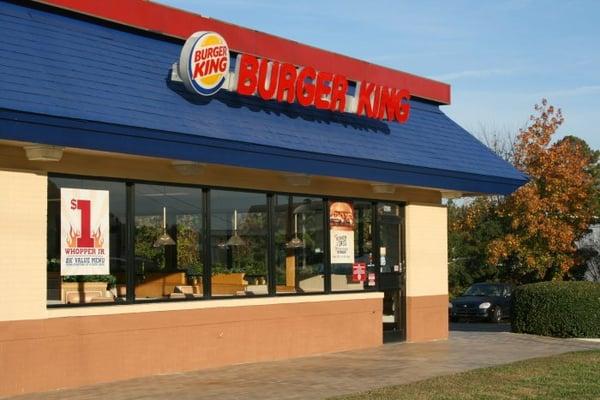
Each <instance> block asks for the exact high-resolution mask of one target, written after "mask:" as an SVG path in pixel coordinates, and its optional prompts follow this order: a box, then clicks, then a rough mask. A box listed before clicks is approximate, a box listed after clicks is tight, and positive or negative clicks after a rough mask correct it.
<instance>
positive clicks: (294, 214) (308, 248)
mask: <svg viewBox="0 0 600 400" xmlns="http://www.w3.org/2000/svg"><path fill="white" fill-rule="evenodd" d="M323 231H324V229H323V200H322V199H319V198H311V197H299V196H275V264H276V271H277V293H309V292H323V290H324V288H325V286H324V280H323V242H324V240H323Z"/></svg>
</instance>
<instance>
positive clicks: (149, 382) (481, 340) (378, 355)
mask: <svg viewBox="0 0 600 400" xmlns="http://www.w3.org/2000/svg"><path fill="white" fill-rule="evenodd" d="M477 326H478V324H467V325H463V324H457V325H453V331H452V332H451V335H450V339H449V340H448V341H439V342H430V343H418V344H407V343H392V344H386V345H384V346H381V347H378V348H375V349H369V350H359V351H349V352H344V353H336V354H327V355H321V356H315V357H307V358H300V359H294V360H286V361H276V362H268V363H259V364H245V365H237V366H232V367H225V368H218V369H212V370H204V371H196V372H188V373H182V374H175V375H162V376H153V377H148V378H139V379H132V380H128V381H123V382H116V383H108V384H101V385H95V386H88V387H84V388H80V389H73V390H62V391H55V392H49V393H39V394H32V395H25V396H18V397H12V398H11V399H14V400H16V399H19V400H25V399H27V400H34V399H35V400H38V399H40V400H41V399H44V400H59V399H60V400H104V399H111V400H134V399H136V400H138V399H144V400H146V399H147V400H159V399H160V400H165V399H176V400H197V399H211V400H213V399H219V400H228V399H232V400H233V399H236V400H238V399H245V400H246V399H277V400H284V399H323V398H327V397H330V396H335V395H340V394H347V393H354V392H360V391H364V390H368V389H373V388H377V387H381V386H389V385H398V384H403V383H409V382H414V381H417V380H421V379H426V378H430V377H433V376H437V375H445V374H451V373H455V372H459V371H465V370H469V369H473V368H481V367H487V366H491V365H496V364H503V363H508V362H512V361H517V360H523V359H527V358H533V357H543V356H549V355H553V354H559V353H565V352H569V351H577V350H586V349H600V343H593V342H584V341H579V340H564V339H552V338H544V337H537V336H528V335H518V334H512V333H509V332H505V331H503V330H506V329H503V328H502V326H501V327H500V329H497V327H496V328H495V330H496V331H495V332H490V331H486V330H489V327H487V325H482V326H481V327H482V329H478V328H477Z"/></svg>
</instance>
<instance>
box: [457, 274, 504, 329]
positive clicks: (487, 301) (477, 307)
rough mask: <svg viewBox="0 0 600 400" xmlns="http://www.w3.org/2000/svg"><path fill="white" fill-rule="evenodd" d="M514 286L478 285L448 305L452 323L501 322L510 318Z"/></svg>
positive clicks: (499, 284)
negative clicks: (465, 320) (472, 320)
mask: <svg viewBox="0 0 600 400" xmlns="http://www.w3.org/2000/svg"><path fill="white" fill-rule="evenodd" d="M512 290H513V286H512V285H510V284H506V283H476V284H474V285H472V286H470V287H469V288H468V289H467V291H466V292H465V293H464V294H463V295H462V296H460V297H457V298H455V299H453V300H452V301H451V302H450V303H449V304H448V312H449V314H450V320H451V321H453V322H454V321H457V320H459V319H480V320H488V321H490V322H500V321H501V320H502V319H503V318H508V317H510V302H511V294H512Z"/></svg>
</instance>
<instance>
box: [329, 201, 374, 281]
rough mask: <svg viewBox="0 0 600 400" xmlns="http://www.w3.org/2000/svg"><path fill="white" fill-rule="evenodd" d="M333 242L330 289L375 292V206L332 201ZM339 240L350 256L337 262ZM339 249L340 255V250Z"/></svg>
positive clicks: (357, 202) (368, 203) (330, 215)
mask: <svg viewBox="0 0 600 400" xmlns="http://www.w3.org/2000/svg"><path fill="white" fill-rule="evenodd" d="M329 217H330V229H331V233H330V240H331V241H332V255H333V256H332V263H331V290H332V291H347V290H365V289H375V285H376V282H375V264H374V262H373V241H372V227H373V215H372V205H371V203H370V202H365V201H354V202H348V201H342V202H330V210H329ZM336 240H337V241H338V242H340V241H344V242H346V243H344V244H345V246H346V248H344V246H343V245H344V244H342V243H338V245H339V246H341V248H340V249H341V250H347V249H348V250H349V251H350V253H349V254H347V255H346V256H344V257H340V258H341V260H340V262H336V259H335V252H336V251H335V246H336V243H335V242H336ZM340 249H338V252H339V251H341V250H340Z"/></svg>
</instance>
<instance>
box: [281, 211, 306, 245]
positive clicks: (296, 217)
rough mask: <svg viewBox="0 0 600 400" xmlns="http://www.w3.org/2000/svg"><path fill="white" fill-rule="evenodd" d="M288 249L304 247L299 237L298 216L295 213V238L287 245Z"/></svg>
mask: <svg viewBox="0 0 600 400" xmlns="http://www.w3.org/2000/svg"><path fill="white" fill-rule="evenodd" d="M285 247H286V248H288V249H298V248H301V247H304V242H303V241H302V240H301V239H300V238H299V237H298V214H296V213H294V237H293V238H292V240H290V241H289V242H287V243H286V244H285Z"/></svg>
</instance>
